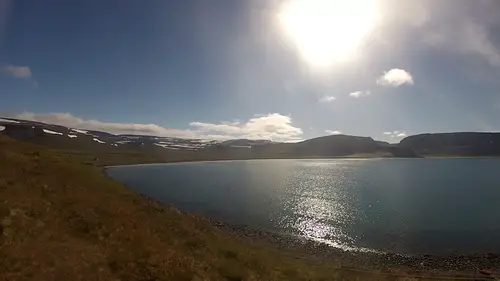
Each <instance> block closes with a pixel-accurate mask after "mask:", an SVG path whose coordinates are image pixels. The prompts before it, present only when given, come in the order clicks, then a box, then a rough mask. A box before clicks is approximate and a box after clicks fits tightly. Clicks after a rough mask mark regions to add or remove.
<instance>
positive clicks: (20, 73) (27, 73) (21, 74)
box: [1, 65, 31, 78]
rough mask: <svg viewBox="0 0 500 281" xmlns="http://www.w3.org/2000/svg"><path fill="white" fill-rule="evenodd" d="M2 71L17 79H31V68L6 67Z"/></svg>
mask: <svg viewBox="0 0 500 281" xmlns="http://www.w3.org/2000/svg"><path fill="white" fill-rule="evenodd" d="M1 71H2V72H3V73H5V74H6V75H8V76H12V77H15V78H31V70H30V68H29V66H15V65H4V66H2V67H1Z"/></svg>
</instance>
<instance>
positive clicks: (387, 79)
mask: <svg viewBox="0 0 500 281" xmlns="http://www.w3.org/2000/svg"><path fill="white" fill-rule="evenodd" d="M377 84H379V85H382V86H391V87H398V86H401V85H403V84H409V85H413V84H414V82H413V77H412V76H411V74H410V73H409V72H407V71H406V70H403V69H399V68H393V69H391V70H389V71H386V72H384V74H383V75H382V76H380V77H379V78H378V79H377Z"/></svg>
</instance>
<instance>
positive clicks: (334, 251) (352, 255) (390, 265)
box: [211, 220, 500, 274]
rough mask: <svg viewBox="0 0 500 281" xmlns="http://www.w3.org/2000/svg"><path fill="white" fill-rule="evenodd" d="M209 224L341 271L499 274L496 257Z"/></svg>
mask: <svg viewBox="0 0 500 281" xmlns="http://www.w3.org/2000/svg"><path fill="white" fill-rule="evenodd" d="M211 223H212V224H213V225H214V226H216V227H218V228H219V229H222V230H224V231H227V232H229V233H230V234H232V235H233V236H236V237H238V238H241V239H243V240H247V241H251V242H256V243H265V244H270V245H271V246H274V247H276V248H278V249H280V250H283V251H285V252H290V253H293V254H298V255H300V256H302V257H305V258H312V259H319V260H320V261H324V262H330V263H331V262H333V263H336V264H339V265H341V266H343V267H348V268H357V269H365V270H382V271H394V270H396V271H399V270H402V269H404V270H406V271H410V272H426V273H428V272H431V273H437V272H440V273H443V272H447V273H451V274H474V273H477V272H478V271H479V270H484V269H488V270H494V271H499V270H500V253H477V254H463V255H462V254H413V255H410V254H398V253H392V252H387V253H382V252H379V253H377V252H365V251H344V250H342V249H339V248H335V247H332V246H329V245H327V244H324V243H321V242H316V241H313V240H309V239H306V238H300V237H294V236H291V235H285V234H279V233H272V232H268V231H264V230H259V229H256V228H253V227H249V226H245V225H233V224H228V223H224V222H220V221H212V220H211Z"/></svg>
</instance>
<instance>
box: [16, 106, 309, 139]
mask: <svg viewBox="0 0 500 281" xmlns="http://www.w3.org/2000/svg"><path fill="white" fill-rule="evenodd" d="M13 117H15V118H18V119H25V120H33V121H38V122H43V123H48V124H56V125H61V126H66V127H70V128H78V129H86V130H97V131H105V132H110V133H114V134H138V135H155V136H168V137H178V138H203V139H216V140H227V139H234V138H247V139H268V140H273V141H298V140H301V135H302V130H301V129H300V128H297V127H294V126H293V125H292V119H291V117H289V116H284V115H281V114H279V113H272V114H267V115H260V116H255V117H253V118H251V119H249V120H248V121H247V122H245V123H241V122H239V121H233V122H221V123H219V124H212V123H203V122H191V123H190V124H189V126H190V127H191V128H190V129H184V130H180V129H170V128H164V127H161V126H158V125H156V124H134V123H113V122H101V121H98V120H85V119H81V118H78V117H75V116H73V115H71V114H69V113H49V114H35V113H30V112H25V113H22V114H18V115H15V116H13Z"/></svg>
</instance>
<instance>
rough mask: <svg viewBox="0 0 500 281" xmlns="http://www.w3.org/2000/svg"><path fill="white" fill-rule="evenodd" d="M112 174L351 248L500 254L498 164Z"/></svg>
mask: <svg viewBox="0 0 500 281" xmlns="http://www.w3.org/2000/svg"><path fill="white" fill-rule="evenodd" d="M108 174H109V175H110V176H111V177H113V178H115V179H116V180H119V181H121V182H123V183H125V184H126V185H127V186H129V187H130V188H132V189H134V190H136V191H137V192H139V193H141V194H144V195H146V196H149V197H153V198H155V199H157V200H159V201H161V202H164V203H167V204H170V205H173V206H176V207H178V208H179V209H182V210H185V211H189V212H195V213H200V214H203V215H205V216H208V217H211V218H214V219H218V220H222V221H226V222H229V223H235V224H244V225H250V226H253V227H257V228H261V229H265V230H269V231H273V232H279V233H283V234H289V235H297V236H300V237H303V238H307V239H311V240H316V241H320V242H323V243H326V244H329V245H332V246H334V247H339V248H342V249H345V250H355V251H392V252H400V253H473V252H500V160H497V159H385V160H381V159H377V160H343V159H342V160H250V161H227V162H205V163H182V164H161V165H142V166H141V165H139V166H123V167H114V168H110V169H108Z"/></svg>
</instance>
